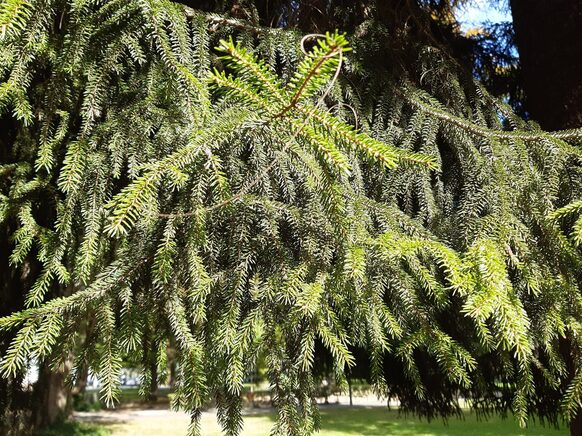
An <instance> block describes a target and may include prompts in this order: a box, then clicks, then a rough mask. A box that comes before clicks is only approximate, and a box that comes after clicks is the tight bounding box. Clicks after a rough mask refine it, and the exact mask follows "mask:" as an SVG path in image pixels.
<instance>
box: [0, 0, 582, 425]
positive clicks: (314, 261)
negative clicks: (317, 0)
mask: <svg viewBox="0 0 582 436" xmlns="http://www.w3.org/2000/svg"><path fill="white" fill-rule="evenodd" d="M427 7H429V6H427ZM246 10H247V12H248V14H246V16H247V17H246V18H244V19H243V18H241V17H232V16H228V15H225V14H215V13H212V12H203V11H199V10H194V9H191V8H189V7H187V6H184V5H183V4H179V3H173V2H170V1H153V0H150V1H148V0H131V1H116V0H113V1H109V2H105V1H98V0H96V1H87V0H43V1H40V0H38V1H32V0H29V1H24V0H8V1H4V2H3V3H1V5H0V29H1V32H2V39H1V41H0V53H1V55H0V74H1V80H2V83H1V84H0V111H1V115H2V117H3V123H5V125H6V126H7V131H9V135H7V136H6V138H5V139H3V141H4V144H3V145H5V147H7V149H8V150H9V152H8V153H7V155H6V157H5V162H2V166H1V167H0V173H1V175H2V182H1V187H2V196H1V197H0V201H1V202H0V205H1V206H0V213H1V219H2V223H3V224H2V225H3V226H5V227H4V228H5V231H6V232H8V233H9V235H10V238H11V241H12V244H13V246H12V247H11V254H10V259H9V262H10V265H11V268H12V269H14V270H18V269H19V268H20V271H23V270H24V269H26V268H33V271H34V272H33V276H34V282H33V283H32V284H31V285H30V286H29V288H28V289H27V290H26V295H25V296H24V301H23V302H22V304H23V306H24V307H23V308H22V310H13V309H11V313H9V314H8V315H7V316H5V317H3V318H1V319H0V329H1V330H2V332H3V335H4V336H3V338H5V339H6V340H5V341H4V348H3V352H2V361H1V363H0V368H1V371H2V374H3V376H4V378H5V379H6V380H17V379H18V377H19V374H21V373H22V371H24V370H25V368H26V365H27V363H28V362H29V361H30V359H36V360H39V361H48V362H50V363H51V365H53V367H57V366H59V365H62V364H63V362H64V361H66V360H67V359H71V356H72V359H73V368H72V370H71V371H70V378H71V380H72V381H74V380H75V379H76V378H78V377H79V374H83V373H84V369H85V367H88V368H89V370H90V371H91V372H92V373H94V374H97V375H98V376H99V379H100V381H101V383H102V389H101V395H102V398H103V400H104V401H105V402H107V403H108V404H114V402H115V399H116V397H117V394H118V391H119V387H118V375H119V371H120V369H121V367H122V362H123V359H129V361H131V362H133V363H134V364H135V365H136V366H139V367H140V368H141V369H142V372H143V379H142V386H143V387H144V389H143V390H144V395H147V393H148V392H147V388H148V386H151V385H153V384H155V379H156V378H158V377H160V378H161V377H163V374H165V372H166V365H167V349H168V346H173V347H175V348H176V350H177V354H176V359H177V362H178V366H177V367H178V374H177V388H176V395H175V397H174V406H175V407H177V408H182V409H184V410H187V411H189V412H190V413H191V415H192V426H191V432H192V433H193V434H196V433H197V432H199V428H198V421H199V417H200V412H201V408H202V407H203V406H204V404H205V403H207V401H208V400H210V399H213V400H215V401H216V405H217V410H218V418H219V421H220V423H221V425H222V426H223V428H224V431H225V433H227V434H236V433H237V432H238V431H239V430H240V428H241V426H242V418H241V407H242V400H241V395H240V394H241V390H242V384H243V379H244V377H245V375H246V374H247V373H248V371H249V370H250V369H252V367H253V365H254V362H255V361H256V359H257V357H258V356H261V355H266V365H267V369H268V378H269V382H270V383H271V388H272V392H273V396H274V405H275V406H276V408H277V412H278V419H277V422H276V424H275V428H274V432H275V433H278V434H309V433H311V432H313V431H314V430H315V429H317V428H318V425H319V424H318V414H317V407H316V403H315V399H314V395H315V382H314V372H315V371H316V368H315V367H314V361H315V360H316V358H317V357H318V356H316V351H317V352H318V353H320V354H322V353H323V354H328V355H329V357H330V361H331V362H332V367H333V368H334V373H335V377H336V379H337V382H338V383H339V384H340V386H345V374H346V372H347V371H349V368H351V367H353V366H354V365H356V364H358V365H366V367H367V368H368V369H369V374H370V380H371V382H372V383H373V386H374V389H375V390H376V392H377V393H378V394H380V395H384V396H397V397H398V399H399V400H400V401H401V404H402V406H403V408H404V409H406V410H412V411H415V412H418V413H421V414H424V415H429V416H431V415H435V414H442V415H448V414H451V413H455V412H458V410H459V404H458V400H459V398H460V397H462V398H465V399H467V400H469V402H470V404H471V405H472V406H473V407H475V408H476V409H478V410H481V411H489V410H501V411H506V410H511V411H512V412H513V413H515V415H516V417H517V419H518V420H519V421H520V422H521V423H523V424H525V423H526V421H527V418H528V415H530V414H532V413H536V414H538V415H540V416H541V417H544V418H547V419H549V420H550V421H551V422H557V420H559V419H560V418H561V417H565V418H566V419H571V418H572V417H573V416H575V414H576V413H578V410H579V408H580V404H581V402H582V376H581V375H580V374H579V373H576V375H575V376H574V377H569V376H568V372H569V371H570V370H569V369H568V368H567V367H566V366H567V365H566V362H565V358H564V354H563V352H562V351H561V348H560V347H561V346H563V343H564V341H568V342H569V343H568V347H569V350H571V351H572V352H571V356H573V359H574V368H580V367H582V362H580V355H581V354H580V347H581V345H582V343H581V342H580V337H581V336H580V333H581V332H580V322H581V321H582V308H581V300H580V289H581V288H580V286H581V285H582V283H581V279H582V277H581V276H580V272H579V271H580V264H581V262H582V256H581V252H580V249H579V243H580V228H581V226H582V224H581V219H580V218H579V212H580V209H581V208H580V198H579V192H581V191H580V188H581V187H582V186H581V185H582V177H581V173H580V159H581V151H580V149H579V145H580V143H581V142H582V131H581V130H570V131H556V132H544V131H541V130H540V129H539V128H538V127H537V126H536V125H535V123H532V122H526V121H524V120H522V119H520V118H519V117H518V116H516V115H515V114H514V113H513V112H512V110H511V108H509V107H508V106H507V105H506V104H504V103H503V102H501V101H499V100H497V99H495V98H493V97H492V96H491V95H490V94H489V93H488V92H487V90H485V89H484V88H483V86H482V85H481V84H480V83H479V82H476V81H475V80H473V79H472V78H471V77H470V75H469V74H468V73H467V72H466V71H465V70H464V68H463V67H462V66H459V65H458V64H457V63H455V62H454V61H453V60H452V59H451V57H450V56H449V55H448V54H447V53H446V52H443V51H442V50H439V49H438V48H436V47H432V46H426V45H419V46H417V47H414V49H412V48H410V50H411V53H414V56H415V59H414V61H413V62H412V63H411V65H412V66H413V67H411V68H406V69H404V70H402V69H399V68H393V67H389V68H387V66H386V65H385V64H384V63H383V62H382V52H383V50H384V49H385V47H384V46H383V45H382V41H384V40H385V38H386V37H387V35H388V34H389V30H388V29H387V28H386V27H385V26H384V25H383V24H382V22H379V21H378V20H374V19H370V20H368V21H366V22H364V23H363V24H360V25H359V26H357V27H356V28H355V29H348V30H353V33H352V34H350V35H344V34H341V33H337V32H335V33H326V34H302V33H301V32H298V31H294V30H289V29H285V28H271V27H266V26H261V23H260V22H257V21H258V20H256V19H255V18H253V14H255V15H256V13H257V10H258V9H257V8H254V7H253V6H252V5H250V6H249V7H248V8H247V9H246ZM379 12H381V11H380V10H379ZM242 15H243V16H245V14H242ZM287 16H288V19H291V18H292V11H290V10H287ZM407 56H409V54H407ZM89 325H91V326H92V327H90V328H89V327H88V326H89ZM79 332H84V333H83V334H79ZM319 350H322V351H319ZM360 355H364V356H365V357H364V358H357V356H360ZM578 371H579V370H578ZM431 379H432V380H438V381H439V383H438V385H437V384H435V383H434V382H431ZM548 399H550V400H553V401H560V402H561V403H560V405H561V407H548V404H552V403H551V401H550V402H548ZM555 405H557V403H554V406H555Z"/></svg>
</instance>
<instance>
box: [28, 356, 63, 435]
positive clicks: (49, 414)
mask: <svg viewBox="0 0 582 436" xmlns="http://www.w3.org/2000/svg"><path fill="white" fill-rule="evenodd" d="M69 371H70V366H69V363H68V362H66V363H64V364H63V365H61V366H60V367H59V368H58V369H56V370H55V369H51V368H49V366H48V364H46V363H45V364H42V365H41V366H40V369H39V378H38V382H37V383H36V385H35V387H34V393H35V400H34V409H33V413H34V423H35V426H36V428H39V429H42V428H46V427H49V426H51V425H53V424H55V423H57V422H60V421H63V420H65V419H66V418H67V417H68V416H69V414H70V412H71V405H72V402H71V391H70V389H69V387H68V386H67V384H66V378H67V376H68V374H69Z"/></svg>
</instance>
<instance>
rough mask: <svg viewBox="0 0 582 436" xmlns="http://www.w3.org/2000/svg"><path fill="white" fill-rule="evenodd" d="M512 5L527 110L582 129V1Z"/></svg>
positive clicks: (545, 123) (577, 428) (576, 423)
mask: <svg viewBox="0 0 582 436" xmlns="http://www.w3.org/2000/svg"><path fill="white" fill-rule="evenodd" d="M510 4H511V10H512V14H513V25H514V29H515V39H516V43H517V47H518V50H519V56H520V63H521V70H522V77H521V81H522V85H523V89H524V91H525V100H526V101H525V105H526V110H527V111H528V112H529V114H530V116H531V118H532V119H533V120H535V121H537V122H539V124H540V125H541V127H542V128H543V129H546V130H558V129H567V128H575V127H581V126H582V37H581V36H582V2H580V1H579V0H554V1H547V0H511V1H510ZM560 348H561V352H562V355H563V356H564V359H565V362H566V366H567V369H568V373H569V374H570V378H571V377H573V376H574V374H575V372H576V368H575V365H574V361H575V359H574V356H573V354H574V353H575V352H576V350H575V349H574V348H573V346H572V342H571V341H570V340H568V339H567V338H566V339H564V340H562V341H561V344H560ZM556 407H558V406H557V405H556ZM570 434H571V435H572V436H581V435H582V410H578V413H577V415H576V417H575V418H574V419H573V420H572V422H571V423H570Z"/></svg>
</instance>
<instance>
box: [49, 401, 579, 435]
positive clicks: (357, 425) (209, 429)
mask: <svg viewBox="0 0 582 436" xmlns="http://www.w3.org/2000/svg"><path fill="white" fill-rule="evenodd" d="M321 415H322V430H321V432H320V433H319V434H320V435H325V436H340V435H409V436H433V435H434V436H440V435H442V436H444V435H450V436H456V435H459V436H506V435H507V436H518V435H523V436H533V435H537V436H558V435H568V434H569V432H568V430H567V429H566V428H562V429H560V430H556V429H554V428H548V427H543V426H541V425H539V424H538V425H536V424H535V423H533V422H532V423H530V427H528V428H526V429H521V428H519V426H518V425H517V423H516V422H515V421H514V420H512V419H506V420H503V419H501V418H499V417H492V418H490V419H489V420H488V421H477V420H476V418H475V415H473V414H470V413H467V414H466V415H465V418H464V419H450V420H449V421H448V423H447V424H443V422H442V421H432V422H430V423H429V422H426V421H421V420H418V419H416V418H414V417H412V416H408V417H406V416H399V415H398V412H397V411H394V410H392V411H388V410H386V409H383V408H380V407H352V408H350V407H346V406H343V407H329V408H325V407H322V411H321ZM273 420H274V415H273V413H272V412H262V413H256V414H253V415H252V416H247V417H245V424H244V429H243V432H242V434H243V435H247V436H261V435H268V434H269V430H270V428H271V426H272V425H273ZM85 426H86V425H85ZM73 427H74V426H73ZM73 427H71V429H69V430H71V431H70V432H65V431H61V432H59V433H49V434H50V435H51V436H52V435H56V434H59V435H63V436H66V435H74V436H81V435H82V436H86V435H87V436H88V435H98V436H103V435H106V434H107V435H111V436H129V435H136V436H137V435H140V436H141V435H143V436H148V435H155V436H169V435H185V434H186V428H187V427H188V418H187V417H186V416H185V415H182V414H181V415H178V414H176V415H175V417H174V415H172V417H171V418H162V417H156V416H148V417H144V418H143V419H137V420H132V421H130V422H126V423H117V424H107V425H100V426H93V425H92V426H89V427H87V426H86V427H85V428H84V429H83V430H79V431H74V432H73V430H75V429H74V428H73ZM202 434H203V435H205V436H206V435H208V436H219V435H221V432H220V427H219V426H218V425H217V423H216V418H215V415H213V414H210V413H205V414H203V418H202Z"/></svg>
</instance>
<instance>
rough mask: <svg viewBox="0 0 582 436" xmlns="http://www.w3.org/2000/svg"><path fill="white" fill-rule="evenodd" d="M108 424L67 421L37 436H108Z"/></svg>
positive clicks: (109, 432)
mask: <svg viewBox="0 0 582 436" xmlns="http://www.w3.org/2000/svg"><path fill="white" fill-rule="evenodd" d="M106 424H109V423H104V422H101V423H99V424H97V423H86V422H75V421H67V422H63V423H60V424H57V425H54V426H52V427H51V428H50V429H47V430H44V431H42V432H39V433H36V436H108V435H110V434H111V431H110V430H109V429H108V428H107V427H105V426H104V425H106Z"/></svg>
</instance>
